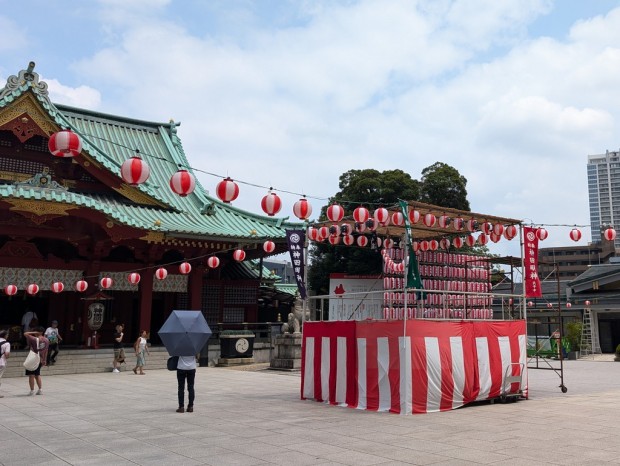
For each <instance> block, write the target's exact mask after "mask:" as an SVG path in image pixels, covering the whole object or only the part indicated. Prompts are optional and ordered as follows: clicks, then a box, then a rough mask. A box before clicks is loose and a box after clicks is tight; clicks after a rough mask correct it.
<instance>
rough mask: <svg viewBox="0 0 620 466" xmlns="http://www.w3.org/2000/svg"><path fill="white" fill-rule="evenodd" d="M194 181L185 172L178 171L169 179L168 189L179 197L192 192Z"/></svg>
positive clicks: (192, 177)
mask: <svg viewBox="0 0 620 466" xmlns="http://www.w3.org/2000/svg"><path fill="white" fill-rule="evenodd" d="M195 187H196V179H195V178H194V175H192V174H191V173H190V172H188V171H187V170H179V171H178V172H176V173H175V174H174V175H172V177H171V178H170V189H172V190H173V191H174V192H175V193H177V194H178V195H179V196H181V197H185V196H187V195H188V194H191V193H193V192H194V188H195Z"/></svg>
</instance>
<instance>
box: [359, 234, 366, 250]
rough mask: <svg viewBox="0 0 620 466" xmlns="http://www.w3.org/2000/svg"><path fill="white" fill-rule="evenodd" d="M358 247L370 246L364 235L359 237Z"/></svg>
mask: <svg viewBox="0 0 620 466" xmlns="http://www.w3.org/2000/svg"><path fill="white" fill-rule="evenodd" d="M357 245H358V246H360V247H362V248H363V247H365V246H368V238H366V237H365V236H364V235H360V236H358V237H357Z"/></svg>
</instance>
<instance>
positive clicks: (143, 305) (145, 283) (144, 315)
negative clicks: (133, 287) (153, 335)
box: [136, 267, 154, 333]
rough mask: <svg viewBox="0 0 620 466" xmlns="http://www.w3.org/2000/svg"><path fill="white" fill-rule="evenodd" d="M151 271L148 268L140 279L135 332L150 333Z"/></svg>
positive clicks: (151, 305) (152, 274)
mask: <svg viewBox="0 0 620 466" xmlns="http://www.w3.org/2000/svg"><path fill="white" fill-rule="evenodd" d="M153 276H154V273H153V269H152V268H150V267H149V268H148V269H146V270H145V271H144V273H142V274H141V277H140V324H139V325H140V328H139V329H136V330H137V332H142V330H146V331H147V332H149V333H150V332H151V312H152V309H153Z"/></svg>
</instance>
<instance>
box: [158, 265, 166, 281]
mask: <svg viewBox="0 0 620 466" xmlns="http://www.w3.org/2000/svg"><path fill="white" fill-rule="evenodd" d="M167 276H168V271H167V270H166V269H165V268H163V267H160V268H158V269H157V270H156V271H155V278H156V279H157V280H165V279H166V277H167Z"/></svg>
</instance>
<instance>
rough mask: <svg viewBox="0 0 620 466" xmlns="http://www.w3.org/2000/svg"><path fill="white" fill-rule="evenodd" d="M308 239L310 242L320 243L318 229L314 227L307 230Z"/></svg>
mask: <svg viewBox="0 0 620 466" xmlns="http://www.w3.org/2000/svg"><path fill="white" fill-rule="evenodd" d="M308 239H310V240H311V241H320V240H319V229H318V228H315V227H309V228H308Z"/></svg>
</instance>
